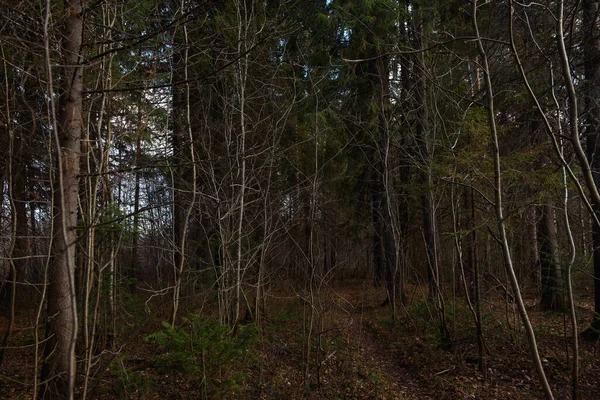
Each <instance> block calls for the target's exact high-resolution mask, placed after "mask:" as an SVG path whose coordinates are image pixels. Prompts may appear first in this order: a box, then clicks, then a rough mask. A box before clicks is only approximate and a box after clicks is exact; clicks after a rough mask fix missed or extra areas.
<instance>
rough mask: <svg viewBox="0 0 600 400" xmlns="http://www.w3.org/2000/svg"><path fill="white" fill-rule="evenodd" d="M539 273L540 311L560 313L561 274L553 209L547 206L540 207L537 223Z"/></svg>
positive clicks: (561, 301) (561, 298)
mask: <svg viewBox="0 0 600 400" xmlns="http://www.w3.org/2000/svg"><path fill="white" fill-rule="evenodd" d="M538 232H539V239H540V242H541V243H540V246H539V251H540V256H539V260H540V273H541V276H542V279H541V283H542V299H541V302H540V307H541V309H542V310H554V311H560V310H562V309H563V297H562V274H561V271H560V265H559V263H558V255H557V253H558V239H557V237H556V222H555V211H554V208H553V207H552V206H551V205H549V204H544V205H543V206H542V218H541V219H540V221H539V228H538Z"/></svg>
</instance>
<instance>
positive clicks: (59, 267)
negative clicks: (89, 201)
mask: <svg viewBox="0 0 600 400" xmlns="http://www.w3.org/2000/svg"><path fill="white" fill-rule="evenodd" d="M83 5H84V2H83V1H81V0H67V1H65V4H64V25H63V32H62V44H61V52H62V54H61V64H60V71H61V82H60V98H59V101H58V118H57V119H55V122H56V123H55V124H54V129H55V137H56V138H55V142H56V160H55V162H56V166H55V171H54V176H53V186H54V187H53V190H54V193H53V204H52V210H53V219H54V223H53V232H52V235H53V241H52V261H51V263H50V268H49V271H48V279H49V288H48V310H47V313H48V322H47V339H46V344H45V351H44V364H43V366H42V371H41V381H42V383H43V387H42V390H41V392H40V396H41V397H42V398H55V397H58V398H69V399H71V398H73V390H74V386H75V374H76V364H75V342H76V338H77V308H76V300H75V276H74V272H75V246H76V241H77V201H78V194H79V182H78V175H79V157H80V152H81V143H80V140H81V124H82V118H81V112H82V110H81V108H82V76H83V68H82V67H81V65H80V61H81V43H82V37H83V18H82V12H83V11H82V9H83ZM49 8H50V7H49V5H48V10H49ZM46 33H47V32H46ZM48 46H49V43H48V42H47V43H46V55H47V64H48V65H47V68H48V75H49V79H48V81H49V83H50V85H51V82H52V72H51V68H52V67H51V62H50V57H49V51H50V49H49V48H48ZM51 93H52V92H51ZM50 97H51V95H50ZM53 114H54V112H53Z"/></svg>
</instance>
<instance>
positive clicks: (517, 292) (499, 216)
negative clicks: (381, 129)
mask: <svg viewBox="0 0 600 400" xmlns="http://www.w3.org/2000/svg"><path fill="white" fill-rule="evenodd" d="M472 22H473V29H474V31H475V37H476V42H477V50H478V52H479V55H480V57H481V61H482V65H481V68H482V69H483V75H484V77H483V78H484V88H485V89H484V90H485V94H486V99H487V113H488V123H489V129H490V139H491V144H492V146H493V147H492V149H493V154H492V156H493V165H494V198H495V212H496V221H497V224H498V228H497V240H498V241H499V244H500V248H501V250H502V261H503V265H504V269H505V270H506V274H507V276H508V279H509V281H510V285H511V287H512V290H513V294H514V296H515V300H516V303H517V308H518V310H519V315H520V317H521V321H522V323H523V325H524V327H525V332H526V334H527V340H528V342H529V347H530V351H531V357H532V359H533V363H534V365H535V368H536V371H537V373H538V377H539V380H540V383H541V385H542V388H543V390H544V393H545V395H546V397H547V398H548V399H554V396H553V394H552V389H551V388H550V385H549V383H548V379H547V378H546V373H545V372H544V367H543V366H542V360H541V357H540V355H539V352H538V347H537V342H536V338H535V333H534V331H533V325H532V324H531V321H530V320H529V315H528V314H527V310H526V308H525V303H524V302H523V297H522V296H521V289H520V287H519V282H518V281H517V276H516V274H515V269H514V266H513V262H512V256H511V252H510V247H509V244H508V236H507V233H506V225H505V216H504V205H503V189H502V169H501V165H500V146H499V143H498V131H497V128H496V116H495V109H494V90H493V87H492V80H491V77H490V68H489V63H488V57H487V52H486V50H485V48H484V47H483V41H482V39H481V36H480V33H479V24H478V22H477V0H474V1H473V8H472Z"/></svg>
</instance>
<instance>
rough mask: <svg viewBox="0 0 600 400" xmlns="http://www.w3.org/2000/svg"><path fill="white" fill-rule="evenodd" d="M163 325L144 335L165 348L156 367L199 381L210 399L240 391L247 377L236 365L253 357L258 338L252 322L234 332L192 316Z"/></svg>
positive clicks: (211, 321)
mask: <svg viewBox="0 0 600 400" xmlns="http://www.w3.org/2000/svg"><path fill="white" fill-rule="evenodd" d="M162 326H163V329H162V330H161V331H159V332H156V333H153V334H151V335H148V336H147V337H146V340H147V341H151V342H154V343H156V344H158V345H159V346H160V347H161V348H162V349H163V350H164V351H165V353H164V354H162V355H160V356H158V357H157V358H156V366H157V368H159V369H160V370H162V371H164V372H165V373H170V372H171V371H172V370H173V369H175V370H178V371H180V372H182V373H184V374H186V375H188V376H190V377H191V378H192V379H198V380H201V385H202V392H203V393H204V395H205V396H208V397H210V398H213V397H218V396H222V395H224V394H225V393H232V392H237V391H239V389H240V383H242V382H243V380H244V379H245V377H246V376H245V374H244V373H242V372H241V371H240V368H239V366H240V364H241V363H242V362H244V361H246V360H248V358H249V357H251V356H252V353H251V351H250V349H251V346H252V344H253V343H254V341H255V339H256V337H257V330H256V328H255V327H254V326H253V325H247V326H242V327H240V328H239V329H238V330H237V333H235V334H234V333H232V331H231V328H230V327H229V326H224V325H221V324H219V323H218V322H216V321H214V320H212V319H210V318H203V317H200V316H198V315H192V316H190V317H189V318H184V319H183V325H182V326H179V327H172V326H171V325H170V324H169V323H167V322H163V324H162Z"/></svg>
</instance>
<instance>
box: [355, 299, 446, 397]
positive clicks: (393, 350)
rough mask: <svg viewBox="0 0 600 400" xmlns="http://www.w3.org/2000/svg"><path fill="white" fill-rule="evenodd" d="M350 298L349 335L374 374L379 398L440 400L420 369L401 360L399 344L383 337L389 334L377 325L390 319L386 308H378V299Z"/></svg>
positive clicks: (379, 306) (438, 394)
mask: <svg viewBox="0 0 600 400" xmlns="http://www.w3.org/2000/svg"><path fill="white" fill-rule="evenodd" d="M354 293H356V292H354ZM359 293H360V292H359ZM353 297H354V296H352V294H350V296H349V298H347V300H350V302H351V303H352V304H353V306H354V312H353V315H352V317H353V323H352V324H350V326H348V330H349V332H348V334H349V335H350V337H352V338H353V340H354V341H356V345H357V348H358V349H359V351H360V355H361V359H362V360H363V361H364V362H365V365H366V366H367V369H369V370H372V371H375V372H376V373H377V375H378V377H377V379H378V382H379V385H380V386H381V389H382V390H381V393H383V396H382V397H380V398H383V399H394V400H396V399H398V400H433V399H439V398H440V393H435V391H434V390H432V389H431V388H430V387H428V385H426V384H424V383H425V382H424V380H427V378H426V377H423V376H422V375H421V374H420V373H419V370H418V369H419V367H418V366H415V365H411V364H410V362H407V361H406V360H404V358H403V355H402V352H401V351H399V348H398V345H397V343H398V341H397V340H395V338H390V337H386V336H389V335H385V334H381V332H380V327H379V325H378V324H379V322H380V321H381V320H385V319H386V318H388V317H389V307H388V306H383V305H381V299H379V298H364V297H362V298H356V297H354V298H353Z"/></svg>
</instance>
